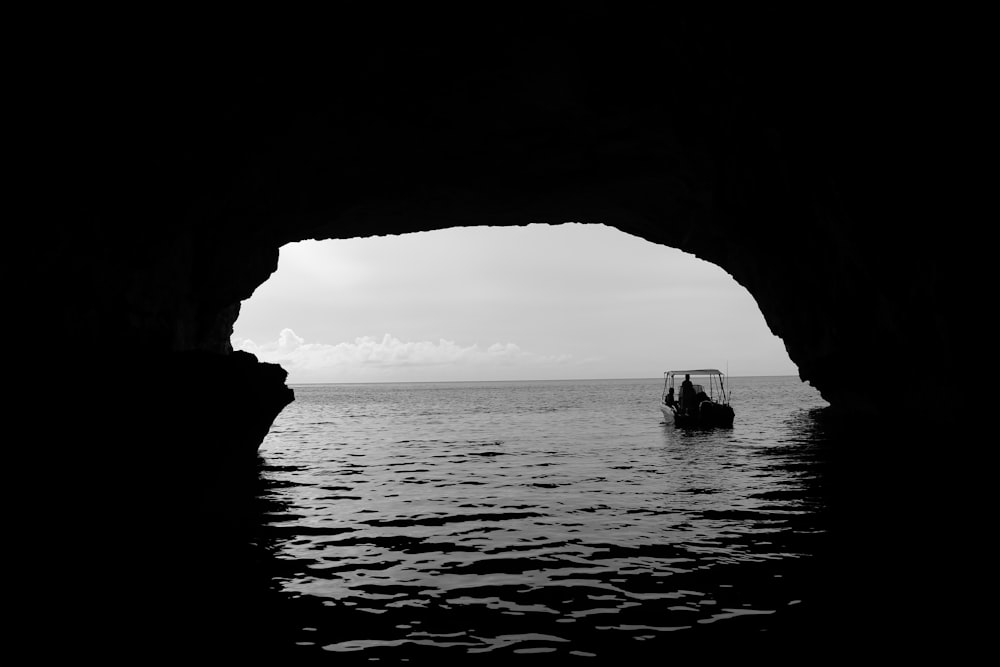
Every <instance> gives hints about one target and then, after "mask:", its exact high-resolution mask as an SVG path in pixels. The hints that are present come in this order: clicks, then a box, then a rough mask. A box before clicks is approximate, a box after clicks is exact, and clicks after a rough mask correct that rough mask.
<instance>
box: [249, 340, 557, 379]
mask: <svg viewBox="0 0 1000 667" xmlns="http://www.w3.org/2000/svg"><path fill="white" fill-rule="evenodd" d="M232 345H233V349H237V350H244V351H246V352H250V353H251V354H253V355H255V356H256V357H257V358H258V359H260V360H261V361H265V362H269V363H276V364H280V365H281V366H282V367H283V368H284V369H285V370H287V371H288V373H289V381H290V382H309V381H337V380H340V381H353V380H356V379H365V378H372V377H379V376H384V375H387V374H388V373H390V372H392V373H396V374H397V375H398V374H399V373H400V372H403V373H404V376H405V377H410V378H413V377H415V376H416V375H425V376H427V377H426V378H421V379H434V378H435V377H440V378H443V379H455V377H457V376H462V379H493V378H491V377H490V376H489V375H490V371H491V370H494V371H495V370H497V369H502V368H509V367H516V368H518V369H520V370H522V371H523V370H526V369H530V368H534V369H539V368H551V367H553V366H560V365H565V364H568V363H571V362H572V361H573V358H572V356H571V355H569V354H560V355H540V354H535V353H532V352H526V351H524V350H522V349H521V348H520V347H519V346H518V345H517V344H515V343H493V344H492V345H490V346H489V347H486V348H483V347H480V346H479V344H478V343H473V344H472V345H464V346H463V345H459V344H458V343H456V342H454V341H450V340H445V339H443V338H442V339H440V340H438V341H437V342H436V343H435V342H432V341H401V340H399V339H398V338H396V337H394V336H392V335H390V334H385V335H384V336H383V337H382V339H381V340H378V339H375V338H372V337H369V336H364V337H360V338H355V339H354V341H353V342H349V343H346V342H345V343H337V344H334V345H331V344H326V343H307V342H306V341H305V340H304V339H303V338H302V337H301V336H298V335H297V334H296V333H295V332H294V331H292V330H291V329H288V328H286V329H282V330H281V333H280V334H279V335H278V339H277V340H276V341H273V342H268V343H263V344H257V343H255V342H254V341H252V340H250V339H240V338H237V337H233V339H232ZM430 369H436V371H437V375H436V376H434V375H429V374H428V372H427V371H429V370H430Z"/></svg>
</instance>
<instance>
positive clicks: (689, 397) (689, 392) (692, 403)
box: [681, 375, 698, 411]
mask: <svg viewBox="0 0 1000 667" xmlns="http://www.w3.org/2000/svg"><path fill="white" fill-rule="evenodd" d="M697 406H698V402H697V401H696V400H695V395H694V385H693V384H691V376H690V375H685V376H684V382H681V410H684V411H688V410H694V409H695V408H696V407H697Z"/></svg>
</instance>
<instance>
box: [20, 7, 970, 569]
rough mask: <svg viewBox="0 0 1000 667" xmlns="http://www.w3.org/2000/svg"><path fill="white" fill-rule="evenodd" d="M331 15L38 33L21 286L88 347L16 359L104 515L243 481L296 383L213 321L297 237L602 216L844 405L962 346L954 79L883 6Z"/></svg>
mask: <svg viewBox="0 0 1000 667" xmlns="http://www.w3.org/2000/svg"><path fill="white" fill-rule="evenodd" d="M783 11H784V10H783ZM337 12H338V13H337V14H336V16H334V17H332V18H330V19H329V20H326V21H323V22H321V25H313V26H311V27H312V28H319V29H318V30H306V27H307V26H305V25H300V26H296V27H295V28H294V29H293V30H292V31H290V33H288V34H282V35H281V36H280V37H279V29H278V28H276V27H273V26H272V28H271V29H270V30H265V31H263V32H254V31H249V30H248V31H247V32H246V33H243V31H242V30H241V29H240V28H238V27H236V26H235V25H228V26H227V28H226V30H224V31H219V32H216V31H214V30H211V29H206V32H205V34H202V35H196V34H193V31H191V30H188V29H187V28H188V25H187V23H185V25H184V26H178V25H171V24H168V23H164V22H163V20H162V19H163V17H157V20H156V21H150V22H149V23H143V24H142V26H141V28H140V27H139V26H138V24H137V26H136V27H135V29H134V30H126V31H120V32H119V31H116V32H115V33H114V34H113V35H112V34H111V33H110V31H108V30H106V29H104V30H96V29H93V30H92V29H87V30H77V27H76V26H74V31H73V34H72V35H67V34H58V33H57V34H54V35H53V36H51V37H50V38H48V39H47V40H46V44H44V46H50V47H51V51H49V52H48V53H49V57H50V58H51V61H49V62H48V63H45V64H48V65H49V67H46V68H44V69H45V74H44V75H40V76H44V77H45V78H44V82H45V84H46V86H48V87H49V89H50V90H53V91H55V92H56V94H57V96H58V97H59V98H60V99H59V100H58V101H56V102H53V104H52V105H51V106H50V107H48V109H47V113H49V114H50V115H51V122H50V124H49V125H50V129H49V131H50V132H51V133H53V134H54V139H55V141H56V142H57V143H58V144H59V148H60V155H61V157H60V160H59V164H58V166H59V169H60V170H61V171H62V172H63V174H64V175H65V176H66V177H67V178H65V179H64V180H65V183H62V182H61V183H60V186H59V187H54V188H53V191H52V196H53V197H57V198H59V199H61V200H63V201H65V202H68V203H69V205H70V207H71V208H72V214H71V215H65V216H63V215H60V216H58V217H57V219H49V220H46V221H45V223H44V225H40V226H39V227H38V228H37V229H35V230H29V236H31V235H34V237H35V241H36V243H38V244H39V246H38V248H39V251H38V256H37V257H35V258H33V261H32V263H31V265H30V266H29V267H27V269H26V273H25V274H24V276H23V279H24V280H25V281H26V284H29V285H31V286H32V290H33V300H32V303H31V304H29V308H28V310H27V312H26V313H24V314H25V316H26V317H27V318H28V321H30V322H31V323H32V325H33V328H34V331H36V332H38V337H39V340H38V341H37V345H38V349H40V350H45V351H51V350H66V351H68V350H69V349H70V348H71V349H72V350H73V351H72V352H70V353H69V355H68V356H64V357H56V356H51V355H48V356H46V358H44V359H39V360H38V363H39V364H41V365H42V370H40V371H36V372H37V373H38V377H40V378H42V379H41V380H40V381H39V382H36V383H35V384H34V385H33V387H34V388H36V389H41V388H42V387H44V386H45V383H46V382H57V383H59V386H60V387H64V389H60V391H63V390H65V391H69V392H72V394H73V405H72V409H71V411H70V415H69V417H68V418H65V419H59V420H57V423H52V424H51V425H50V426H49V427H46V428H47V430H46V432H45V433H44V435H43V436H41V437H43V438H44V441H45V446H44V447H45V451H46V452H47V454H48V455H49V456H51V457H54V458H55V459H57V460H59V462H60V467H62V468H63V470H62V471H61V474H62V475H63V476H64V477H65V479H64V480H63V481H64V482H66V487H65V488H74V489H77V491H78V492H79V495H78V496H77V498H78V501H79V502H80V505H81V507H82V511H83V512H85V513H89V515H90V516H92V517H93V518H94V523H95V524H98V523H100V522H101V521H103V520H104V518H102V517H105V513H106V512H108V511H109V510H108V507H109V505H104V504H102V502H101V501H102V500H109V499H113V502H112V504H111V505H110V506H111V507H115V506H120V505H121V498H122V497H125V494H126V493H127V494H133V495H128V496H127V497H129V498H131V499H132V502H131V503H129V506H130V507H129V513H130V520H132V521H134V523H129V524H127V526H126V527H124V528H122V530H123V531H124V532H125V533H126V534H131V532H146V533H147V534H149V533H157V531H159V530H160V527H161V525H162V524H161V522H162V521H171V520H174V521H176V523H177V524H178V525H177V526H175V528H176V529H177V530H181V528H183V527H186V526H187V524H188V523H190V522H189V521H188V518H189V515H187V514H185V513H184V512H186V511H188V509H189V506H190V505H191V504H192V503H194V502H195V501H194V500H193V499H205V498H211V499H213V500H212V502H208V506H212V503H213V502H215V501H218V500H220V499H224V498H226V497H229V496H227V493H228V492H227V491H222V492H219V491H218V490H219V489H231V488H232V484H238V482H234V481H232V480H230V481H222V482H220V481H219V480H220V479H223V478H225V477H226V471H233V470H235V469H237V468H238V467H239V465H238V462H239V461H247V460H251V459H252V457H253V456H254V455H255V452H256V448H257V447H258V445H259V443H260V441H261V439H262V437H263V436H264V434H265V433H266V431H267V428H268V425H269V424H270V423H271V420H273V418H274V416H275V415H277V414H278V412H279V411H280V410H281V409H282V407H283V406H284V405H286V404H287V403H288V401H289V400H291V398H292V396H291V392H290V390H288V389H287V388H286V387H285V386H284V373H283V371H280V369H277V368H275V367H272V366H268V365H266V364H258V363H257V362H256V361H255V360H254V359H253V358H251V357H250V356H248V355H246V354H243V353H233V352H231V349H230V346H229V342H228V340H229V336H230V334H231V331H232V324H233V322H234V321H235V319H236V317H237V315H238V311H239V303H240V301H241V300H244V299H247V298H249V297H250V295H251V294H252V293H253V291H254V289H255V288H256V287H257V286H259V285H260V284H261V283H262V282H263V281H264V280H266V279H267V277H268V276H269V275H270V274H271V273H272V272H273V271H274V270H275V268H276V263H277V256H278V248H279V247H280V246H281V245H283V244H285V243H287V242H290V241H296V240H303V239H310V238H350V237H356V236H369V235H382V234H397V233H403V232H412V231H418V230H429V229H436V228H443V227H448V226H455V225H517V224H526V223H529V222H551V223H561V222H566V221H578V222H596V223H605V224H609V225H613V226H615V227H617V228H619V229H621V230H623V231H625V232H628V233H630V234H634V235H637V236H641V237H643V238H646V239H648V240H650V241H653V242H656V243H660V244H664V245H668V246H672V247H675V248H679V249H681V250H684V251H687V252H690V253H693V254H695V255H697V256H699V257H701V258H703V259H706V260H708V261H710V262H713V263H716V264H718V265H719V266H721V267H722V268H724V269H725V270H726V271H728V272H729V273H731V274H732V275H733V276H734V278H735V279H736V280H737V281H738V282H740V283H741V284H742V285H744V286H745V287H746V288H747V289H748V290H749V291H750V292H751V294H753V296H754V298H755V299H756V300H757V302H758V304H759V305H760V308H761V311H762V313H763V314H764V317H765V318H766V320H767V323H768V325H769V326H770V328H771V329H772V331H774V332H775V333H776V334H777V335H779V336H780V337H781V338H782V339H783V340H784V341H785V343H786V346H787V349H788V352H789V355H790V357H791V359H792V360H793V361H794V362H795V363H796V364H797V365H798V367H799V369H800V374H801V377H802V379H803V380H807V381H809V382H810V383H812V384H813V385H814V386H815V387H817V388H818V389H819V390H820V391H821V392H822V393H823V396H824V397H825V398H826V399H827V400H828V401H829V402H830V403H831V404H832V405H833V406H834V407H835V408H837V409H840V410H843V411H845V412H860V413H875V414H881V415H894V416H897V417H899V416H900V415H904V416H905V417H902V418H909V417H911V416H913V415H914V414H915V413H916V411H917V410H920V411H923V410H925V407H924V406H922V405H918V404H916V403H914V402H913V400H912V397H911V396H910V395H909V394H908V393H906V392H905V391H895V390H892V389H891V388H890V387H887V386H886V385H885V384H883V383H882V382H880V381H879V380H880V379H884V378H891V379H892V382H893V386H895V387H902V388H905V389H914V388H916V387H922V386H924V383H925V381H926V377H925V372H926V369H928V368H934V369H935V370H936V371H938V372H940V373H943V374H948V373H956V372H957V371H958V364H957V361H956V359H957V354H958V352H959V351H960V350H962V348H963V342H962V341H963V337H962V336H963V334H962V333H961V330H960V329H959V328H957V327H955V326H954V323H955V322H957V321H959V320H960V319H961V318H960V317H958V315H959V313H960V311H959V308H958V306H956V305H955V301H954V300H953V299H952V297H953V295H954V294H956V293H957V292H959V291H960V290H961V285H962V278H961V274H960V273H956V272H955V271H954V269H955V267H956V266H958V264H957V260H956V256H957V252H956V248H957V244H958V243H959V240H958V239H957V238H956V237H957V235H952V234H948V233H943V234H940V233H939V234H931V233H928V232H927V231H926V230H925V228H923V227H921V224H923V222H926V221H927V220H928V219H930V217H931V216H933V215H934V213H932V211H936V210H937V209H935V208H934V206H935V205H936V203H937V202H936V200H935V197H938V198H940V197H942V196H947V193H946V192H947V183H946V176H947V175H946V174H944V173H942V172H943V171H944V169H943V168H942V166H941V164H940V163H939V162H937V161H936V160H937V152H936V151H937V149H938V148H939V146H938V145H937V143H936V142H937V139H935V138H933V135H932V133H930V132H928V131H927V128H933V123H934V122H935V121H934V118H933V117H932V114H930V113H929V112H928V107H927V106H926V105H925V104H923V101H924V100H925V98H926V97H927V96H933V95H935V94H936V92H937V91H939V90H940V89H941V87H942V86H945V85H946V84H945V83H944V81H945V79H944V77H943V75H941V74H940V73H939V72H940V69H939V68H936V67H932V66H930V65H931V63H930V61H931V60H932V57H931V56H929V55H928V56H922V55H921V54H922V53H924V51H922V50H921V49H918V48H916V47H917V46H919V45H914V44H908V43H906V41H905V37H904V35H907V34H914V35H916V34H921V33H920V32H919V31H905V30H901V29H899V28H898V26H896V25H895V23H894V22H895V21H897V20H900V19H899V18H898V17H896V16H893V17H892V22H889V21H886V20H885V17H878V16H872V15H866V16H865V17H863V18H859V17H856V16H853V15H845V16H842V17H841V16H836V15H834V14H833V13H823V15H822V16H820V15H813V14H810V13H801V12H800V13H795V12H792V13H790V14H789V13H779V12H778V10H765V9H761V8H759V7H757V6H753V7H746V8H740V9H735V8H729V9H728V10H727V12H726V13H724V14H723V13H718V14H707V13H706V14H702V13H699V12H694V11H678V10H676V9H671V10H670V11H669V12H668V11H663V12H652V11H646V10H642V11H639V10H636V9H627V8H620V7H619V5H617V4H615V3H608V4H603V3H583V4H580V3H565V4H563V3H554V4H546V5H544V6H535V5H533V6H532V7H531V8H530V9H526V8H516V7H515V6H509V7H508V6H506V5H505V6H502V7H499V8H494V7H493V6H485V5H484V6H482V7H480V6H478V5H476V6H471V5H470V6H467V7H464V8H462V9H461V10H457V9H456V10H454V11H452V10H445V9H440V10H433V9H429V8H425V7H423V6H421V7H420V8H419V9H411V10H407V11H402V10H398V11H397V10H393V11H383V10H381V9H380V10H379V11H378V12H365V11H364V10H354V9H352V10H341V9H338V10H337ZM67 32H68V31H67ZM234 34H246V35H248V36H247V37H246V39H229V36H231V35H234ZM123 35H124V36H123ZM933 57H935V58H936V57H937V56H936V55H935V56H933ZM40 80H41V79H40ZM945 94H946V93H945ZM46 118H48V116H47V117H46ZM927 181H935V182H937V183H938V184H939V187H938V188H937V189H932V188H925V187H922V184H924V183H926V182H927ZM934 222H935V223H940V224H942V225H948V224H950V221H949V220H939V219H936V218H934ZM961 242H962V243H974V242H975V241H974V240H970V239H968V238H962V239H961ZM650 363H651V366H650V370H651V371H652V370H655V368H658V365H659V363H660V360H651V362H650ZM39 411H40V413H41V414H44V413H45V410H44V408H39ZM922 416H923V417H927V416H930V415H927V414H926V413H924V414H923V415H922ZM81 432H86V433H87V434H88V436H87V437H88V439H89V440H90V441H91V445H90V446H89V447H88V448H87V449H86V451H83V450H81V443H80V437H79V434H80V433H81ZM98 434H99V435H98ZM196 461H197V462H199V463H198V464H197V465H196V466H195V464H194V462H196ZM219 475H221V477H220V476H219ZM238 476H239V475H238V474H237V473H233V475H231V477H233V478H234V479H235V478H237V477H238ZM198 502H200V500H199V501H198ZM147 509H151V510H154V511H152V512H150V511H147ZM192 511H193V510H192ZM224 514H225V512H222V515H224ZM197 516H200V517H205V516H212V517H215V516H216V515H214V514H212V513H211V511H209V510H205V511H204V513H202V510H197ZM171 517H173V519H171ZM178 517H182V518H178ZM213 520H214V519H213ZM182 524H183V525H182ZM101 530H103V529H101ZM110 532H114V531H110ZM157 534H158V533H157ZM166 534H167V535H170V533H169V532H167V533H166ZM165 539H166V540H168V541H169V539H170V538H169V537H167V538H165ZM105 547H106V544H102V543H100V542H99V541H98V543H97V544H96V548H98V549H103V548H105Z"/></svg>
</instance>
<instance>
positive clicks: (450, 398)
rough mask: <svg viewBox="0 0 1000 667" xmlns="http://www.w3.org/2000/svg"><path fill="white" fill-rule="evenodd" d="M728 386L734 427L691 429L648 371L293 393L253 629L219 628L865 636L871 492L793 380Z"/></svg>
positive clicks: (465, 647) (456, 649)
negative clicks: (667, 420)
mask: <svg viewBox="0 0 1000 667" xmlns="http://www.w3.org/2000/svg"><path fill="white" fill-rule="evenodd" d="M734 390H735V393H736V399H735V401H734V404H735V407H736V410H737V420H736V424H735V426H734V427H733V428H732V429H725V430H710V431H683V430H676V429H674V427H672V426H666V425H664V424H662V423H659V420H658V419H657V410H656V398H657V396H658V394H657V392H658V386H657V383H656V381H619V382H612V381H598V382H589V383H495V384H491V383H482V384H479V383H476V384H432V385H355V386H315V387H299V388H297V389H296V394H297V401H296V403H295V404H293V405H292V406H289V408H288V409H287V410H286V412H285V413H283V414H282V416H281V417H280V418H279V420H278V422H276V424H275V425H274V427H273V428H272V431H271V435H270V436H269V437H268V440H267V441H266V442H265V445H264V446H263V448H262V452H261V453H262V457H261V465H260V471H259V478H258V484H259V485H260V487H259V489H258V493H257V503H258V509H257V512H256V514H255V516H256V517H257V518H256V519H255V523H254V524H253V526H255V527H254V528H253V539H252V540H251V541H250V546H249V548H248V550H247V552H246V553H245V554H244V555H243V556H242V557H243V558H249V559H254V561H255V563H256V565H255V566H254V567H253V568H251V572H252V576H251V578H253V582H252V584H253V586H256V590H257V591H266V594H260V595H258V597H257V598H254V599H253V600H250V601H249V602H248V604H254V605H257V606H256V607H254V612H253V616H254V619H255V622H254V625H253V628H254V629H255V632H257V634H256V635H249V634H247V633H242V634H241V635H240V637H239V638H238V639H234V641H240V642H247V641H250V642H260V645H261V647H262V649H263V648H264V647H265V646H266V647H267V648H268V649H271V650H275V651H277V652H279V653H280V654H281V655H286V654H287V655H290V656H293V657H302V658H308V657H317V658H322V657H323V656H326V657H329V656H330V654H331V653H332V654H336V655H338V656H339V657H340V658H341V659H343V658H354V659H358V660H370V659H375V658H383V659H389V660H397V659H404V658H410V657H419V656H423V655H426V656H430V657H437V656H448V655H451V654H455V655H458V656H460V657H461V656H466V655H468V656H483V657H486V656H518V658H519V659H520V658H522V657H530V656H534V655H538V656H542V657H546V656H547V657H550V658H551V657H559V656H562V657H570V656H572V657H576V658H581V659H583V658H588V657H593V656H597V657H607V656H619V655H623V654H632V653H636V652H638V651H640V650H649V649H653V650H658V651H662V650H676V649H679V648H682V647H697V648H699V649H700V650H704V649H705V648H706V647H708V646H712V647H715V648H716V649H718V648H725V647H727V646H730V645H729V644H727V643H726V642H728V641H729V640H735V639H739V640H740V641H743V642H750V643H749V644H744V646H750V645H751V644H752V643H754V642H758V643H759V642H760V641H761V640H762V639H764V640H767V641H770V642H772V643H776V644H780V645H791V644H792V643H794V642H796V641H803V640H808V641H810V642H819V643H818V644H816V645H817V646H823V645H826V644H827V643H828V642H830V641H833V642H837V641H838V640H837V638H838V637H841V636H845V637H846V636H853V637H855V638H856V639H857V638H858V637H861V636H862V635H863V631H864V630H865V629H866V628H870V627H872V624H873V623H874V624H875V625H877V624H878V623H877V621H878V618H877V617H878V614H880V613H883V612H886V611H887V610H886V607H885V606H882V607H881V608H878V607H876V606H874V605H873V604H872V599H873V596H877V595H878V592H877V588H878V587H880V588H881V589H882V590H881V594H883V595H888V594H889V593H888V591H889V590H890V588H889V580H888V579H886V578H884V577H881V575H879V574H878V573H877V572H876V573H875V574H874V575H873V571H876V570H878V568H881V567H884V566H885V562H884V558H883V556H881V555H880V554H884V553H886V552H885V551H884V549H882V547H883V546H884V538H885V534H884V533H885V531H884V530H883V529H884V528H885V522H884V521H871V520H865V519H863V520H861V521H858V520H857V519H858V518H859V517H867V518H868V519H871V517H870V516H869V515H870V514H871V513H870V512H869V511H868V508H869V505H868V503H873V502H875V501H873V500H872V498H873V497H874V496H873V495H871V494H868V493H867V490H866V489H863V488H856V487H855V480H856V478H857V476H856V475H852V476H851V477H850V482H849V483H847V484H845V481H844V471H845V470H846V467H845V466H844V465H843V464H842V463H841V462H840V459H838V455H837V454H836V452H841V451H845V450H849V448H846V447H844V446H840V447H837V446H833V445H834V443H838V444H840V445H843V443H844V440H845V436H844V434H838V433H833V432H831V430H830V429H829V428H828V427H827V425H826V423H825V421H824V419H823V413H822V411H821V410H819V408H820V407H821V406H822V405H823V402H822V400H821V399H819V397H818V396H817V395H816V394H815V392H813V390H811V389H810V388H809V387H808V386H805V385H802V384H801V383H798V381H797V380H795V379H794V378H742V379H741V378H737V379H736V380H735V381H734ZM848 439H849V438H848ZM864 478H865V476H864V475H862V476H861V479H862V480H863V479H864ZM877 478H878V474H877V473H874V472H873V476H872V478H871V479H877ZM845 486H850V487H851V488H850V489H849V491H850V493H845ZM876 487H878V484H874V485H873V488H876ZM851 494H854V495H851ZM876 495H877V494H876ZM848 497H850V498H851V499H852V500H851V502H850V503H846V502H845V499H846V498H848ZM859 498H860V500H859ZM874 506H875V505H871V507H874ZM845 508H846V509H845ZM873 582H878V583H877V584H873ZM212 585H213V584H212V582H211V581H206V582H205V586H206V587H211V586H212ZM892 594H893V595H898V594H899V591H898V590H894V592H893V593H892ZM884 603H885V602H884V601H883V605H884ZM893 604H897V605H899V604H904V603H903V602H902V599H901V598H900V599H898V600H896V601H894V602H893ZM888 613H890V614H891V613H894V612H891V611H889V612H888ZM251 636H252V637H253V639H249V637H251ZM717 640H722V642H721V643H716V641H717ZM706 641H709V644H706V643H705V642H706ZM834 645H835V644H834Z"/></svg>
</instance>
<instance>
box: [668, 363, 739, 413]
mask: <svg viewBox="0 0 1000 667" xmlns="http://www.w3.org/2000/svg"><path fill="white" fill-rule="evenodd" d="M678 377H680V378H684V379H691V378H695V379H697V380H700V383H696V381H695V380H691V388H690V389H689V390H688V391H684V389H685V388H684V383H683V382H681V383H680V389H679V393H678V394H675V393H674V390H675V387H674V385H675V384H676V383H677V378H678ZM706 383H707V384H708V389H707V390H706V389H705V384H706ZM729 401H730V392H729V391H728V390H727V389H726V385H725V375H724V374H723V373H722V371H719V370H716V369H714V368H700V369H696V370H683V371H667V372H666V373H664V374H663V392H662V393H661V394H660V411H661V412H662V413H663V419H664V421H665V422H666V423H667V424H673V425H674V426H677V427H700V428H710V427H723V428H731V427H732V425H733V420H734V419H735V418H736V412H735V411H734V410H733V408H732V406H731V405H730V404H729Z"/></svg>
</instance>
